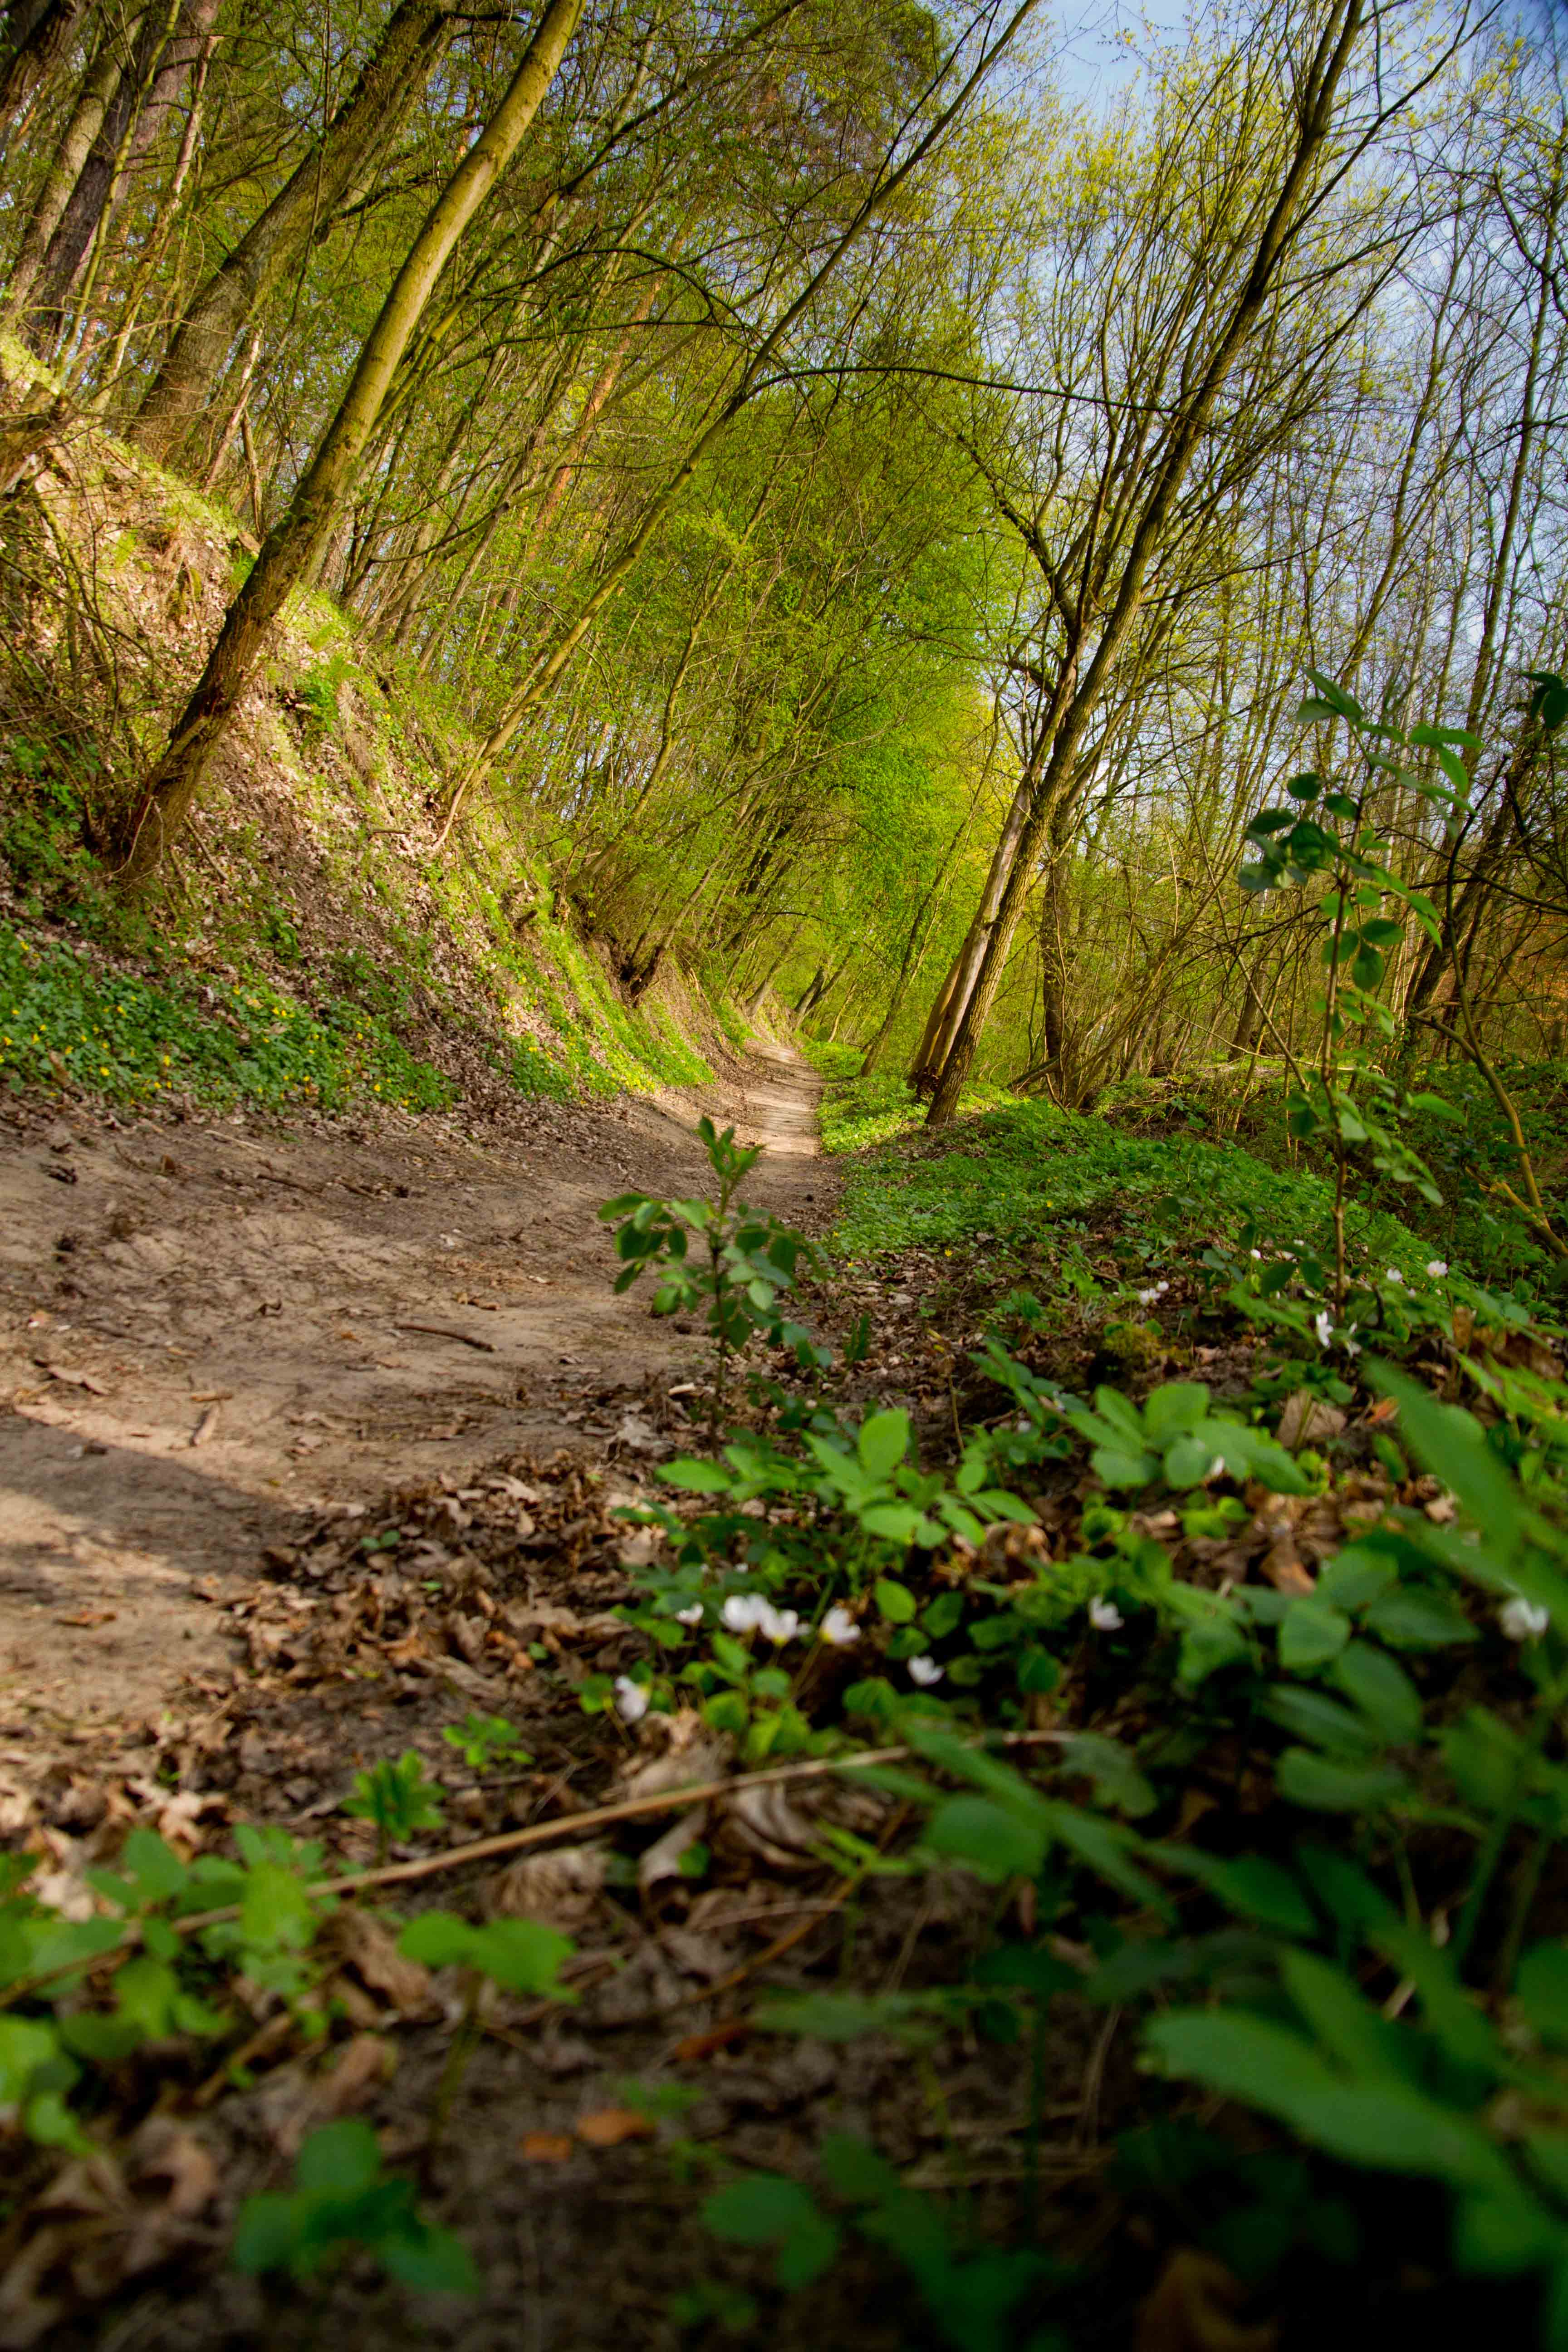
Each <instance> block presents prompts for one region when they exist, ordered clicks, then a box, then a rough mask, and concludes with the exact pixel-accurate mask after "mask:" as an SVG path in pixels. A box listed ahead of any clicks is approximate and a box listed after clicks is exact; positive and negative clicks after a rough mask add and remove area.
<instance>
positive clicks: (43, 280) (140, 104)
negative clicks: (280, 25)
mask: <svg viewBox="0 0 1568 2352" xmlns="http://www.w3.org/2000/svg"><path fill="white" fill-rule="evenodd" d="M216 15H217V0H184V5H183V6H182V5H181V0H174V5H168V0H154V5H153V6H152V7H150V8H149V9H148V11H147V13H146V15H145V16H143V17H142V20H141V25H140V27H139V29H138V31H137V34H136V38H135V42H134V45H133V46H132V52H131V61H130V63H129V65H128V66H127V67H126V69H125V71H124V72H123V73H122V74H121V76H120V78H119V79H118V81H117V82H116V84H115V87H114V94H113V96H112V98H111V99H110V102H109V105H108V107H107V108H106V110H105V112H104V116H103V120H102V122H101V123H100V128H99V131H98V135H97V137H96V138H95V139H94V141H93V142H92V145H91V147H90V149H89V152H88V156H87V160H86V162H85V163H83V165H82V167H81V170H80V172H79V173H78V175H77V182H76V185H75V187H73V188H72V190H71V192H70V194H69V196H68V198H67V200H66V205H65V209H64V210H63V212H62V213H61V214H60V216H59V220H58V224H57V226H56V228H55V232H54V235H53V236H51V237H50V239H49V242H48V247H47V251H46V253H45V255H44V257H43V261H42V263H41V265H40V267H39V269H38V274H37V282H36V284H35V286H34V288H33V299H32V301H31V303H30V305H29V311H30V315H29V318H28V321H27V334H28V337H29V339H30V341H32V343H33V345H34V347H35V349H37V350H39V351H42V350H44V349H45V348H47V346H48V345H49V344H50V343H52V342H53V341H54V340H55V339H56V337H57V336H58V333H59V331H60V327H61V325H62V323H63V320H64V312H65V305H66V303H67V301H68V299H69V297H70V293H71V290H72V289H73V288H74V287H75V285H76V284H77V281H78V279H79V278H80V277H81V275H82V272H83V270H84V269H85V268H87V264H88V256H89V252H90V251H91V250H92V247H93V245H94V242H95V240H100V239H101V238H102V236H104V234H105V233H106V232H107V230H108V227H109V224H110V219H111V218H112V217H113V215H114V213H115V211H116V209H117V208H118V206H119V203H120V199H121V194H123V191H124V184H125V173H126V172H127V170H128V169H129V167H130V166H131V165H132V163H135V162H136V160H137V158H138V157H139V156H141V155H143V154H145V153H146V152H147V150H148V148H149V147H150V146H151V145H152V143H153V140H154V139H155V138H156V137H157V135H158V133H159V131H161V130H162V129H163V120H164V117H165V116H166V115H167V114H168V112H169V110H170V109H171V107H173V105H174V101H175V99H176V97H177V95H178V93H179V88H180V84H181V82H182V81H183V80H184V78H185V75H186V74H187V73H188V72H189V71H190V70H191V68H193V67H194V66H195V65H196V64H197V62H198V61H199V59H200V58H201V54H202V51H203V50H204V48H205V47H206V42H207V37H208V35H209V34H210V33H211V31H212V26H213V19H214V17H215V16H216Z"/></svg>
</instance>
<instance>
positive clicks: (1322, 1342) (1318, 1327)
mask: <svg viewBox="0 0 1568 2352" xmlns="http://www.w3.org/2000/svg"><path fill="white" fill-rule="evenodd" d="M1312 1328H1313V1330H1314V1331H1315V1332H1316V1333H1317V1335H1318V1345H1319V1347H1320V1348H1326V1347H1327V1346H1328V1344H1329V1342H1330V1340H1331V1339H1332V1338H1333V1336H1334V1318H1333V1317H1332V1316H1331V1314H1330V1313H1329V1310H1328V1308H1327V1307H1323V1308H1322V1310H1321V1312H1320V1313H1319V1314H1317V1315H1314V1316H1313V1318H1312Z"/></svg>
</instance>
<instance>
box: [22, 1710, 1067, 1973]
mask: <svg viewBox="0 0 1568 2352" xmlns="http://www.w3.org/2000/svg"><path fill="white" fill-rule="evenodd" d="M1071 1737H1072V1734H1071V1733H1070V1732H1066V1731H1004V1732H995V1733H992V1734H990V1735H988V1737H987V1738H984V1739H979V1740H975V1741H974V1742H973V1746H975V1747H977V1748H991V1747H997V1748H1040V1747H1049V1746H1055V1745H1058V1744H1059V1743H1060V1742H1061V1741H1062V1740H1065V1739H1068V1738H1071ZM919 1753H920V1751H919V1749H918V1748H910V1747H900V1748H861V1749H860V1750H858V1753H857V1754H855V1755H852V1756H814V1757H812V1758H810V1759H807V1760H805V1761H804V1762H802V1763H799V1764H775V1765H774V1766H773V1768H772V1769H770V1770H768V1771H766V1772H739V1773H736V1774H735V1775H734V1776H733V1778H732V1779H731V1780H700V1781H691V1782H689V1783H688V1784H687V1786H685V1787H684V1788H679V1789H661V1790H658V1792H657V1793H656V1794H654V1795H651V1796H647V1797H623V1798H622V1799H621V1800H620V1801H619V1802H618V1803H616V1804H613V1805H595V1806H593V1807H591V1808H590V1810H589V1811H586V1812H582V1813H563V1814H562V1815H561V1816H560V1817H559V1818H558V1819H557V1820H555V1821H552V1822H533V1823H532V1824H531V1826H530V1827H529V1828H528V1829H523V1830H507V1831H505V1832H502V1834H501V1835H500V1836H499V1837H489V1838H478V1839H476V1840H475V1841H474V1843H472V1844H470V1845H454V1846H448V1847H447V1850H446V1852H445V1853H427V1854H421V1855H420V1856H419V1858H418V1860H417V1861H416V1862H394V1863H388V1864H384V1866H383V1867H382V1868H381V1869H379V1870H361V1871H356V1872H355V1873H354V1874H353V1876H352V1877H347V1878H318V1879H316V1880H315V1881H313V1883H312V1884H311V1885H310V1886H308V1887H307V1888H306V1890H305V1891H306V1893H307V1894H308V1895H362V1894H363V1893H364V1892H365V1890H366V1889H367V1888H368V1887H372V1886H405V1885H408V1884H409V1883H410V1882H411V1881H412V1880H414V1879H416V1878H434V1877H436V1876H437V1874H439V1873H440V1872H442V1871H444V1870H458V1869H460V1868H461V1867H462V1866H463V1864H465V1863H470V1862H490V1861H493V1860H494V1859H495V1857H496V1856H497V1855H498V1854H503V1853H517V1852H518V1851H519V1850H520V1849H521V1847H523V1846H531V1845H548V1844H549V1843H550V1842H551V1840H552V1839H553V1838H563V1837H580V1836H581V1835H582V1834H583V1832H584V1831H585V1830H600V1829H606V1828H608V1826H609V1825H610V1823H611V1822H631V1821H641V1820H646V1819H647V1817H648V1816H650V1815H652V1814H655V1813H674V1812H679V1811H681V1809H682V1808H683V1807H684V1806H687V1805H710V1804H711V1803H712V1802H713V1801H714V1800H715V1798H719V1797H731V1796H734V1795H735V1794H736V1793H737V1791H738V1790H742V1789H763V1788H767V1787H769V1786H770V1785H776V1784H777V1783H778V1782H780V1781H783V1780H819V1779H821V1778H822V1777H823V1776H824V1775H825V1774H826V1773H828V1772H859V1771H865V1770H867V1769H868V1768H869V1767H870V1766H872V1765H874V1764H901V1763H903V1762H904V1761H905V1760H906V1759H908V1758H910V1757H911V1756H916V1755H918V1754H919ZM239 1913H240V1906H239V1905H238V1904H237V1903H226V1904H224V1905H223V1906H222V1907H221V1908H220V1909H218V1910H216V1911H196V1912H193V1913H191V1914H190V1915H189V1916H186V1917H185V1918H183V1919H174V1920H171V1921H170V1923H169V1924H170V1926H171V1927H173V1928H174V1932H175V1934H176V1935H180V1936H194V1935H196V1934H197V1933H199V1932H200V1930H201V1929H202V1928H204V1927H221V1926H223V1925H224V1923H225V1922H226V1921H227V1920H230V1919H237V1918H238V1916H239ZM141 1941H142V1927H141V1922H140V1921H139V1920H131V1921H130V1922H128V1923H127V1926H126V1929H125V1933H124V1935H123V1936H122V1937H121V1940H120V1942H119V1943H118V1944H115V1945H113V1946H111V1947H110V1949H109V1950H108V1951H106V1952H100V1953H98V1954H97V1955H96V1956H95V1958H92V1959H91V1960H89V1961H87V1962H86V1963H85V1964H84V1963H83V1962H82V1961H81V1960H79V1959H78V1960H72V1961H68V1962H66V1963H64V1964H63V1965H62V1966H61V1967H59V1968H58V1969H45V1970H44V1971H43V1972H42V1973H41V1974H39V1975H38V1976H36V1977H28V1978H25V1979H19V1980H18V1981H17V1982H16V1983H15V1984H12V1985H7V1986H6V1987H5V1991H4V1993H3V1994H0V2010H3V2009H5V2008H8V2007H10V2006H11V2004H12V2003H13V2002H15V2001H17V2000H24V1999H26V1998H27V1997H28V1996H30V1995H31V1994H32V1993H34V1992H36V1991H37V1990H38V1989H39V1987H40V1986H42V1985H46V1984H48V1983H49V1982H51V1981H52V1979H54V1978H56V1977H58V1976H65V1975H68V1974H69V1975H75V1974H77V1973H80V1974H82V1975H84V1976H90V1975H92V1974H93V1973H95V1972H96V1970H98V1969H101V1968H104V1967H107V1966H108V1965H109V1964H110V1962H111V1961H112V1960H113V1959H114V1958H116V1956H117V1955H118V1954H119V1953H121V1952H123V1951H125V1950H127V1949H129V1948H132V1947H134V1946H135V1945H137V1944H139V1943H140V1942H141Z"/></svg>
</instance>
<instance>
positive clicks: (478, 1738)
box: [441, 1708, 532, 1772]
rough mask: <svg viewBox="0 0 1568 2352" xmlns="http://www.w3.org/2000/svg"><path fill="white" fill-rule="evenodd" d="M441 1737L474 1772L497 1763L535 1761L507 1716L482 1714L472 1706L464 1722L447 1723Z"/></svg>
mask: <svg viewBox="0 0 1568 2352" xmlns="http://www.w3.org/2000/svg"><path fill="white" fill-rule="evenodd" d="M441 1737H442V1738H443V1739H444V1740H445V1741H446V1742H447V1747H448V1748H456V1749H457V1751H458V1755H459V1756H460V1757H461V1758H462V1759H463V1761H464V1763H465V1764H466V1765H467V1766H468V1769H469V1771H470V1772H488V1771H489V1769H490V1768H491V1766H492V1765H496V1764H527V1763H531V1761H532V1759H531V1756H530V1755H529V1752H528V1749H527V1748H525V1747H524V1746H523V1744H522V1742H521V1739H520V1738H518V1735H517V1727H516V1725H515V1724H511V1723H509V1722H508V1721H507V1719H506V1717H505V1716H504V1715H478V1714H476V1713H475V1712H474V1711H473V1709H472V1708H470V1709H469V1711H468V1714H467V1715H466V1716H465V1717H463V1720H462V1722H461V1723H449V1724H447V1727H446V1729H445V1730H444V1731H443V1732H442V1734H441Z"/></svg>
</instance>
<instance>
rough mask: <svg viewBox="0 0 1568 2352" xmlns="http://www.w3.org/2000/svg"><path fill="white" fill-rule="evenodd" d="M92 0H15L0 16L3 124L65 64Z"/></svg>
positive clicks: (0, 99) (0, 71)
mask: <svg viewBox="0 0 1568 2352" xmlns="http://www.w3.org/2000/svg"><path fill="white" fill-rule="evenodd" d="M89 5H90V0H11V5H10V6H9V7H7V8H6V9H5V11H4V13H3V14H0V125H5V126H6V127H9V125H10V123H11V121H13V119H14V118H15V116H16V114H17V112H18V111H19V110H20V109H21V108H22V107H24V106H25V105H26V102H27V100H29V99H30V98H32V97H33V96H34V94H35V93H36V92H37V90H38V89H41V88H42V86H43V84H44V83H45V82H47V80H49V79H50V78H51V76H52V75H53V74H55V73H56V72H57V71H58V68H59V67H60V66H61V65H62V64H63V62H64V60H65V58H66V56H67V54H68V51H69V48H70V46H71V43H72V41H73V40H74V39H75V37H76V35H77V31H78V29H79V26H80V24H81V20H82V18H83V16H85V15H86V14H87V9H88V6H89Z"/></svg>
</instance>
